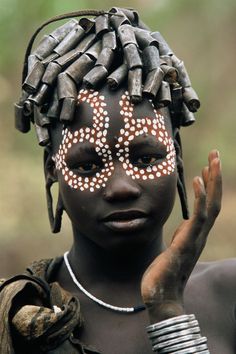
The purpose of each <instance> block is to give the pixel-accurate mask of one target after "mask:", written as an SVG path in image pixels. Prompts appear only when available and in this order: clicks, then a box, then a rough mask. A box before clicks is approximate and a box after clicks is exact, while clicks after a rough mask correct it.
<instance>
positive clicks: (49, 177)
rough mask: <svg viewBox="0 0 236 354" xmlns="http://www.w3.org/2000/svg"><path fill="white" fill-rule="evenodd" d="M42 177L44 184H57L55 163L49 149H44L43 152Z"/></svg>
mask: <svg viewBox="0 0 236 354" xmlns="http://www.w3.org/2000/svg"><path fill="white" fill-rule="evenodd" d="M43 160H44V176H45V180H46V184H48V183H51V184H52V183H54V182H57V180H58V179H57V171H56V166H55V161H54V159H53V154H52V150H51V149H50V148H48V147H47V148H45V150H44V158H43Z"/></svg>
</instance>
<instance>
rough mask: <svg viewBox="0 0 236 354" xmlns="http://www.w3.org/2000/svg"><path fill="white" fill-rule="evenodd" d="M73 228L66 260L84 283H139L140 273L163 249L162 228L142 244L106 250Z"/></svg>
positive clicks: (141, 273)
mask: <svg viewBox="0 0 236 354" xmlns="http://www.w3.org/2000/svg"><path fill="white" fill-rule="evenodd" d="M73 231H74V244H73V246H72V248H71V250H70V252H69V255H68V259H69V262H70V264H71V266H72V268H73V271H74V273H75V275H76V276H77V277H78V278H79V279H81V280H83V283H84V284H87V285H88V286H90V285H94V284H96V283H97V284H98V283H100V284H105V283H110V284H112V283H116V284H117V283H123V284H124V283H129V284H134V283H136V284H137V283H138V284H140V280H141V278H142V275H143V273H144V272H145V270H146V269H147V267H148V266H149V265H150V264H151V262H152V261H153V260H154V259H155V258H156V257H157V255H158V254H160V253H161V252H162V251H163V249H164V244H163V241H162V231H160V232H159V234H158V235H157V236H156V237H155V239H153V240H151V241H150V242H148V243H147V244H145V245H141V246H140V245H139V246H136V247H134V246H133V247H126V246H123V247H122V248H121V249H116V250H106V249H104V248H102V247H100V246H98V245H96V244H95V243H94V242H92V241H91V240H89V239H88V238H87V237H84V236H83V235H80V234H78V232H76V230H73Z"/></svg>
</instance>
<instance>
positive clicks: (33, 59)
mask: <svg viewBox="0 0 236 354" xmlns="http://www.w3.org/2000/svg"><path fill="white" fill-rule="evenodd" d="M39 60H40V58H39V57H37V55H35V54H31V55H29V56H28V73H29V72H31V71H32V69H33V67H34V65H35V63H37V62H38V61H39Z"/></svg>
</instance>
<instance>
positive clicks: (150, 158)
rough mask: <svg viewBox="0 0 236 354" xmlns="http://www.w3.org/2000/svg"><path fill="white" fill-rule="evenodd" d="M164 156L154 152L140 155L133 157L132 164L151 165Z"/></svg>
mask: <svg viewBox="0 0 236 354" xmlns="http://www.w3.org/2000/svg"><path fill="white" fill-rule="evenodd" d="M164 157H165V156H163V155H161V154H155V155H151V154H150V155H148V154H145V155H140V156H137V157H136V158H134V159H133V161H132V164H133V165H135V166H140V167H146V166H150V165H151V166H152V165H155V164H156V163H158V161H159V160H161V159H163V158H164Z"/></svg>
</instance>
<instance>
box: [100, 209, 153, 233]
mask: <svg viewBox="0 0 236 354" xmlns="http://www.w3.org/2000/svg"><path fill="white" fill-rule="evenodd" d="M147 221H148V216H147V214H146V213H144V212H142V211H138V210H128V211H118V212H114V213H111V214H109V215H107V216H106V217H105V218H104V219H102V222H103V223H104V225H105V226H106V227H108V228H109V229H111V230H112V231H116V232H133V231H137V230H139V229H141V228H143V227H144V226H145V224H146V223H147Z"/></svg>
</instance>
